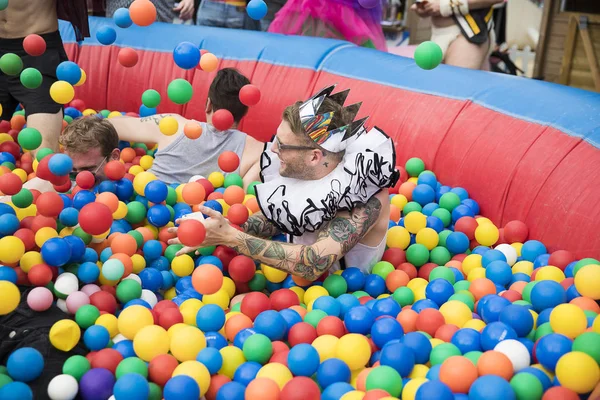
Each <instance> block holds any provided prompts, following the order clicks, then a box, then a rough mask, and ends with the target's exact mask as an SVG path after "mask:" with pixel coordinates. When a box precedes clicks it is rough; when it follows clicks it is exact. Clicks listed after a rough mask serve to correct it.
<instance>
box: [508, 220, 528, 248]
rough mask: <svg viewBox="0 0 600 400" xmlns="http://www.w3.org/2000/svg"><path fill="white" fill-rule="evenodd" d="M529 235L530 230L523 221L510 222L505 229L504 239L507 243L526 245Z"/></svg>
mask: <svg viewBox="0 0 600 400" xmlns="http://www.w3.org/2000/svg"><path fill="white" fill-rule="evenodd" d="M528 235H529V228H527V225H525V223H524V222H521V221H517V220H515V221H510V222H509V223H507V224H506V226H505V227H504V239H506V242H507V243H516V242H518V243H525V241H526V240H527V236H528Z"/></svg>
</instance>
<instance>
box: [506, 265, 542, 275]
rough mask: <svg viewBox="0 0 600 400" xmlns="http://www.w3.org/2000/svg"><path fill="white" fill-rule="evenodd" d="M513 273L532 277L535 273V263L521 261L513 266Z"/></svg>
mask: <svg viewBox="0 0 600 400" xmlns="http://www.w3.org/2000/svg"><path fill="white" fill-rule="evenodd" d="M538 272H539V271H538ZM512 273H513V274H517V273H522V274H526V275H528V276H531V274H532V273H533V263H532V262H531V261H519V262H517V263H515V265H513V266H512Z"/></svg>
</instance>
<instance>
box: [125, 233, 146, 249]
mask: <svg viewBox="0 0 600 400" xmlns="http://www.w3.org/2000/svg"><path fill="white" fill-rule="evenodd" d="M127 234H128V235H129V236H132V237H133V238H134V239H135V243H136V245H137V248H138V249H139V248H140V247H142V246H143V245H144V235H142V233H141V232H140V231H129V232H127Z"/></svg>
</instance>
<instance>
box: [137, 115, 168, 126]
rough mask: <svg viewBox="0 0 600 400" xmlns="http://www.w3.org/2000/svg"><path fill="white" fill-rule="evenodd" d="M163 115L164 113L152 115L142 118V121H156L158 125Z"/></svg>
mask: <svg viewBox="0 0 600 400" xmlns="http://www.w3.org/2000/svg"><path fill="white" fill-rule="evenodd" d="M163 117H164V115H163V114H156V115H150V116H148V117H142V118H140V122H148V121H154V123H155V124H156V125H158V124H159V123H160V120H161V119H163Z"/></svg>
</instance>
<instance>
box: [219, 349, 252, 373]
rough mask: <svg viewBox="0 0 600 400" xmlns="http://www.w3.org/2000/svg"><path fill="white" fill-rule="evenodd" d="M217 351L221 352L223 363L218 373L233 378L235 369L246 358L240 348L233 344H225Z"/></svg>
mask: <svg viewBox="0 0 600 400" xmlns="http://www.w3.org/2000/svg"><path fill="white" fill-rule="evenodd" d="M219 353H221V357H223V365H222V366H221V369H220V370H219V374H222V375H225V376H227V377H229V378H230V379H233V374H235V370H236V369H238V367H239V366H240V365H242V364H243V363H245V362H246V358H245V357H244V353H243V352H242V349H240V348H239V347H235V346H227V347H223V348H222V349H221V350H219Z"/></svg>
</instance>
